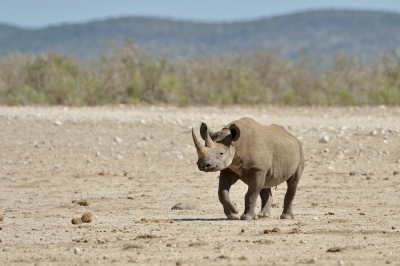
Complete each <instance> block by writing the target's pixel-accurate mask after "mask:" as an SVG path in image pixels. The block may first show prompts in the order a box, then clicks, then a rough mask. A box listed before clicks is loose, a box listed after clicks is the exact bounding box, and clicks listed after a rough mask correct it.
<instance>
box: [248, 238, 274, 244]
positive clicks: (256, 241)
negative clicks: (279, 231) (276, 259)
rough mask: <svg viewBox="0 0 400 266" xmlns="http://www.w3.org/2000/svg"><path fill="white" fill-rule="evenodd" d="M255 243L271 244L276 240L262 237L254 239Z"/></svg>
mask: <svg viewBox="0 0 400 266" xmlns="http://www.w3.org/2000/svg"><path fill="white" fill-rule="evenodd" d="M253 243H256V244H267V245H269V244H274V241H272V240H269V239H260V240H255V241H253Z"/></svg>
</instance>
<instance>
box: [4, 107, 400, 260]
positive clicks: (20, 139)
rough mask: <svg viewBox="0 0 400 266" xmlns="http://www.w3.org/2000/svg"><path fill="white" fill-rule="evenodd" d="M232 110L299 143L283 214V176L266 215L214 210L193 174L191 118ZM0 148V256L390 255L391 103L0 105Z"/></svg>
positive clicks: (399, 128)
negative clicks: (290, 203) (288, 215)
mask: <svg viewBox="0 0 400 266" xmlns="http://www.w3.org/2000/svg"><path fill="white" fill-rule="evenodd" d="M243 116H251V117H253V118H254V119H256V120H257V121H259V122H261V123H263V124H270V123H279V124H282V125H284V126H285V127H286V128H287V129H288V130H289V131H290V132H291V133H293V134H294V135H296V136H297V137H299V139H300V140H301V141H302V143H303V145H304V151H305V157H306V160H307V163H306V164H307V165H306V168H305V171H304V174H303V177H302V180H301V182H300V187H299V190H298V193H297V196H296V198H295V201H294V207H293V208H294V209H293V211H294V214H295V219H294V220H279V219H278V217H279V215H280V213H281V211H282V202H283V196H284V193H285V190H286V184H282V185H280V186H278V188H277V189H274V190H273V195H274V202H275V203H276V208H274V209H273V218H270V219H259V220H257V221H240V220H233V221H230V220H226V218H225V216H224V213H223V209H222V206H221V205H220V203H219V201H218V196H217V184H218V179H217V176H218V174H217V173H202V172H200V171H198V170H197V167H196V164H195V162H196V160H197V155H196V152H195V148H194V147H193V144H192V140H191V135H190V128H191V127H192V126H194V127H196V129H197V130H198V126H199V124H200V122H201V121H204V122H207V123H208V125H209V126H210V127H211V128H213V129H214V130H215V129H219V128H221V127H222V126H223V125H225V124H227V123H228V122H230V121H232V120H234V119H237V118H240V117H243ZM197 134H198V132H197ZM324 136H328V137H329V142H328V143H320V142H319V140H320V139H321V138H322V137H324ZM0 148H1V152H0V161H1V167H2V170H1V173H0V189H1V190H0V214H1V215H4V221H3V222H0V227H1V231H0V265H87V264H109V263H114V264H115V265H121V264H137V265H294V264H307V263H314V264H317V265H383V264H386V263H390V264H391V265H400V232H399V229H400V174H398V171H400V108H387V107H384V106H381V107H362V108H329V109H328V108H276V107H266V108H254V109H250V108H228V109H217V108H184V109H178V108H162V107H154V108H151V107H146V108H145V107H143V108H133V107H123V106H122V107H115V108H108V107H107V108H63V107H56V108H33V107H30V108H9V107H0ZM245 192H246V186H245V185H243V184H242V183H240V182H239V183H237V184H235V185H234V186H233V188H232V189H231V195H232V196H231V197H232V199H233V200H234V202H236V203H237V205H238V206H239V208H240V211H241V212H242V211H243V205H244V194H245ZM74 200H75V201H76V200H88V201H89V206H80V205H79V204H77V203H73V202H72V201H74ZM179 202H182V203H184V204H183V205H187V206H189V207H191V210H171V208H172V207H173V206H174V205H175V204H177V203H179ZM258 204H260V202H259V203H258ZM187 206H186V207H187ZM257 208H259V206H258V207H257ZM85 212H91V213H92V216H93V221H92V222H91V223H83V224H80V225H74V224H72V223H71V219H72V218H75V217H81V216H82V214H83V213H85ZM274 228H276V229H275V230H273V229H274ZM268 230H269V231H273V232H270V233H268V234H267V233H264V231H265V232H267V231H268ZM76 248H79V250H78V249H76ZM74 250H75V251H76V252H74ZM328 250H330V251H336V252H327V251H328ZM75 253H77V254H75Z"/></svg>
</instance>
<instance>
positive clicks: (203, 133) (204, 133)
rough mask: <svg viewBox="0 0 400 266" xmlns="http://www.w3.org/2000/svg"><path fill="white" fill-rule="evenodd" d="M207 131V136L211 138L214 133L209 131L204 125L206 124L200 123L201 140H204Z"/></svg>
mask: <svg viewBox="0 0 400 266" xmlns="http://www.w3.org/2000/svg"><path fill="white" fill-rule="evenodd" d="M207 130H208V134H209V135H210V137H211V136H212V135H214V132H213V131H212V130H211V129H209V128H208V127H207V125H206V123H203V122H202V123H201V126H200V136H201V138H202V139H203V140H206V134H207Z"/></svg>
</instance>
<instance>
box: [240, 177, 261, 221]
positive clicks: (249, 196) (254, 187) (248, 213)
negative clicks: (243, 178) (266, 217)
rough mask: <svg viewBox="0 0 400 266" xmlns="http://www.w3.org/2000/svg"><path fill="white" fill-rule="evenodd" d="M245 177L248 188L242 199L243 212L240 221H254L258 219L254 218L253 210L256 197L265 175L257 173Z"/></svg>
mask: <svg viewBox="0 0 400 266" xmlns="http://www.w3.org/2000/svg"><path fill="white" fill-rule="evenodd" d="M247 177H248V179H247V180H248V186H249V188H248V189H247V193H246V196H245V197H244V205H245V210H244V213H243V214H242V216H240V219H241V220H255V219H257V218H258V217H257V216H256V214H255V212H254V209H255V207H256V203H257V199H258V195H259V194H260V192H261V190H262V188H263V186H264V182H265V173H263V172H257V173H255V174H249V175H247Z"/></svg>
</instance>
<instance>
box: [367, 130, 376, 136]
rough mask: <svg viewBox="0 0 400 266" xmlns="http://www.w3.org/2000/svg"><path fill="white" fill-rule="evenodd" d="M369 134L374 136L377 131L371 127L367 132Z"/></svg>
mask: <svg viewBox="0 0 400 266" xmlns="http://www.w3.org/2000/svg"><path fill="white" fill-rule="evenodd" d="M369 134H370V135H372V136H375V135H376V134H378V132H377V131H376V130H375V129H373V130H371V131H370V132H369Z"/></svg>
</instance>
